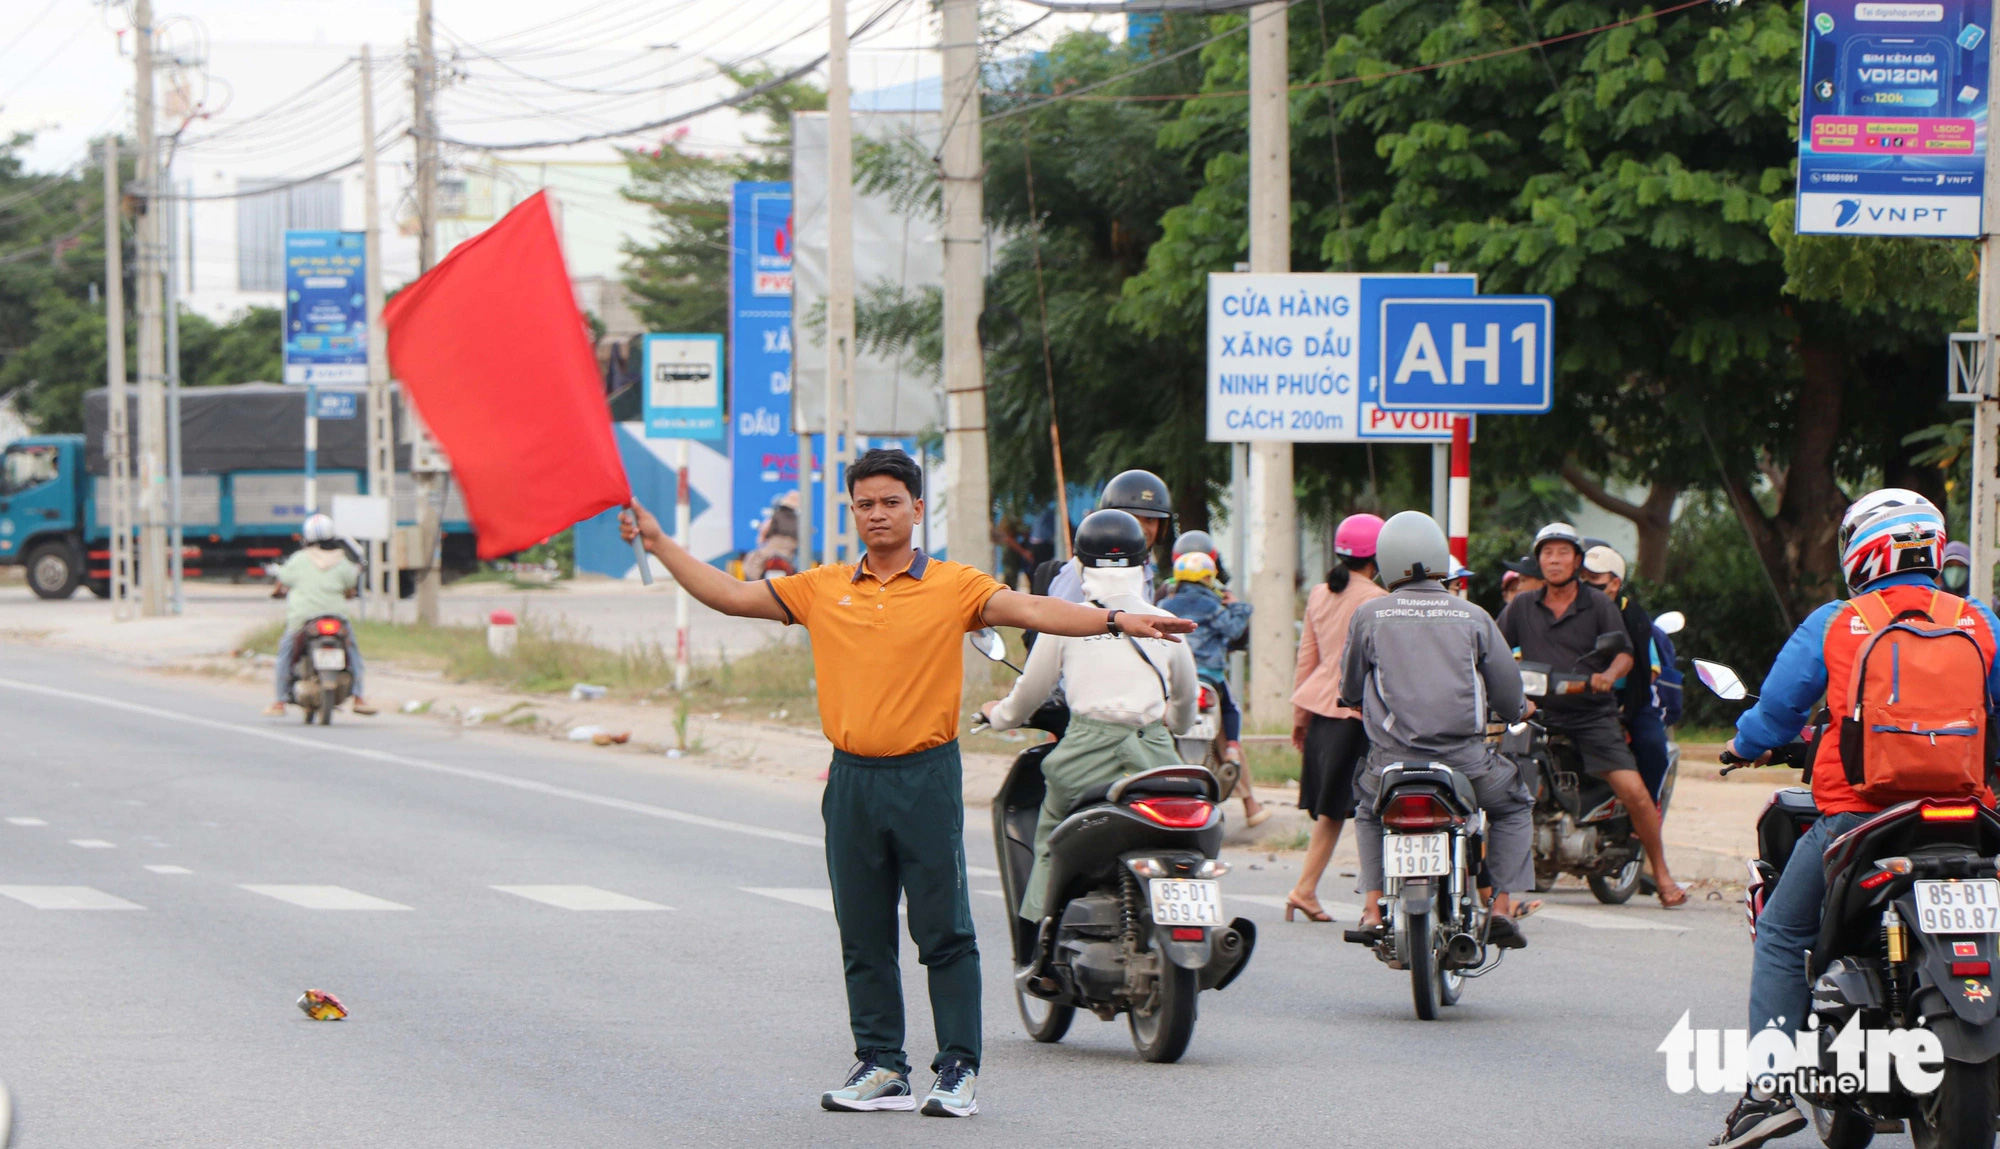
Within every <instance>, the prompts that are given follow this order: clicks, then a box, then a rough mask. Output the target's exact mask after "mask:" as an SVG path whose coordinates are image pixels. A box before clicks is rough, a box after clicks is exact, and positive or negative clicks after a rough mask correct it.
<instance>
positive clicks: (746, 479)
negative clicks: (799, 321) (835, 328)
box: [729, 182, 799, 551]
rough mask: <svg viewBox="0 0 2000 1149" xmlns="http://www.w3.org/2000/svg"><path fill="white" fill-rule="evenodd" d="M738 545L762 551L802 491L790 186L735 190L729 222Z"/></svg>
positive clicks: (738, 187)
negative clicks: (789, 499) (768, 525)
mask: <svg viewBox="0 0 2000 1149" xmlns="http://www.w3.org/2000/svg"><path fill="white" fill-rule="evenodd" d="M729 235H730V241H729V266H730V276H729V283H730V293H729V294H730V306H729V355H730V359H731V368H732V370H731V371H730V373H729V387H730V403H729V457H730V460H731V464H732V466H733V467H734V468H735V481H734V484H733V487H734V493H735V500H734V501H735V504H736V517H735V522H734V523H733V524H732V537H733V539H734V543H735V547H736V549H737V550H738V551H749V550H752V549H754V548H755V547H756V546H757V535H758V532H759V530H760V529H761V528H762V526H763V523H764V520H765V518H766V517H768V516H769V515H770V514H771V508H772V506H773V504H775V503H776V502H777V501H778V500H779V499H781V498H784V497H785V495H786V494H788V493H793V492H796V491H797V490H798V489H799V438H798V435H797V434H796V433H794V432H793V430H792V185H791V184H789V183H750V182H743V183H739V184H737V185H736V189H735V195H734V196H733V197H732V199H731V205H730V215H729Z"/></svg>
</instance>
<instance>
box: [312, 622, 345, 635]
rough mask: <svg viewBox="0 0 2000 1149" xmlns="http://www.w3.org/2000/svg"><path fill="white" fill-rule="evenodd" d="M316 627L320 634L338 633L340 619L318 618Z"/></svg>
mask: <svg viewBox="0 0 2000 1149" xmlns="http://www.w3.org/2000/svg"><path fill="white" fill-rule="evenodd" d="M317 629H318V630H319V632H320V633H321V634H339V633H340V620H339V619H337V618H323V619H320V620H319V623H318V624H317Z"/></svg>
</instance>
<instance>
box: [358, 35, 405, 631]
mask: <svg viewBox="0 0 2000 1149" xmlns="http://www.w3.org/2000/svg"><path fill="white" fill-rule="evenodd" d="M361 214H362V223H361V234H362V240H361V245H362V246H361V259H362V262H363V263H364V264H366V265H367V266H366V271H367V275H368V278H367V279H366V281H365V284H366V286H365V287H364V289H363V290H364V292H365V294H366V297H367V307H368V493H369V494H370V495H373V496H375V497H376V498H378V499H382V500H385V501H386V502H387V503H388V505H389V533H388V537H387V538H382V539H376V540H374V541H372V542H370V543H369V544H368V572H369V578H368V594H369V597H370V598H373V599H374V600H375V601H376V602H377V603H380V604H381V605H380V606H378V607H376V608H375V609H376V610H378V611H379V612H380V613H381V616H382V621H384V622H394V621H395V620H396V591H397V583H398V582H399V581H400V580H399V579H398V578H397V577H396V568H397V562H396V558H397V556H396V412H395V408H394V407H393V406H391V404H393V403H394V402H395V400H394V399H393V398H392V397H391V396H390V393H389V332H388V330H387V329H386V328H384V327H383V326H382V189H381V184H380V180H379V176H378V174H377V165H376V156H375V61H374V58H373V57H372V55H371V54H370V53H369V50H368V47H367V45H365V44H364V45H362V48H361Z"/></svg>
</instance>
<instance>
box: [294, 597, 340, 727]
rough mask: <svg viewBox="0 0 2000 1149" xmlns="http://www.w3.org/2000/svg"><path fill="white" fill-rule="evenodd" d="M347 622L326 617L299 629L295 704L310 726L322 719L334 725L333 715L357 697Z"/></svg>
mask: <svg viewBox="0 0 2000 1149" xmlns="http://www.w3.org/2000/svg"><path fill="white" fill-rule="evenodd" d="M347 641H348V632H347V620H346V619H344V618H341V617H339V616H338V615H331V614H329V615H323V616H321V617H319V618H311V619H307V620H306V624H305V625H304V626H302V627H300V628H299V637H298V639H297V646H296V648H295V649H294V651H293V653H292V659H293V661H292V701H293V702H295V703H297V704H298V705H299V706H300V707H301V708H303V709H304V710H305V712H306V725H308V726H310V725H312V722H313V719H314V718H318V719H319V724H320V725H321V726H331V725H333V712H334V709H335V708H336V707H338V706H339V705H340V704H341V703H343V702H345V701H347V699H348V697H349V696H350V695H352V694H353V693H354V671H353V670H352V668H350V667H349V666H348V665H347Z"/></svg>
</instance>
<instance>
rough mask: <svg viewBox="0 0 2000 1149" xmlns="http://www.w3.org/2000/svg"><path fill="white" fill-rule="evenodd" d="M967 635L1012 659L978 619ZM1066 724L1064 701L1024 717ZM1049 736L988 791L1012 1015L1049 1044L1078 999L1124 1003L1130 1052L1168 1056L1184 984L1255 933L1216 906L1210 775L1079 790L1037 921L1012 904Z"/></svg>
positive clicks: (1179, 1034)
mask: <svg viewBox="0 0 2000 1149" xmlns="http://www.w3.org/2000/svg"><path fill="white" fill-rule="evenodd" d="M972 639H973V645H974V646H975V647H976V648H978V650H979V652H980V653H981V654H984V655H985V656H986V657H988V658H990V659H992V660H994V661H995V662H1001V663H1005V664H1006V665H1009V666H1012V665H1013V664H1012V663H1007V661H1006V646H1005V643H1004V642H1003V641H1002V640H1001V638H1000V636H999V635H998V634H995V633H994V632H993V631H992V630H991V629H986V630H981V631H978V632H975V633H974V634H973V635H972ZM1016 669H1017V670H1018V668H1016ZM1068 722H1069V711H1068V708H1067V707H1063V706H1060V705H1045V706H1043V707H1042V708H1041V709H1040V710H1039V711H1037V712H1036V713H1035V715H1034V716H1033V717H1032V718H1031V719H1030V720H1029V722H1028V723H1027V725H1028V726H1029V727H1030V728H1031V729H1036V730H1041V731H1044V732H1046V733H1049V734H1052V735H1054V736H1055V737H1056V738H1057V739H1059V738H1061V737H1062V732H1063V730H1064V729H1065V728H1066V727H1067V725H1068ZM978 725H983V719H980V720H975V728H976V727H977V726H978ZM1055 747H1056V742H1055V741H1053V740H1051V741H1048V742H1043V743H1040V744H1038V745H1035V746H1030V747H1028V748H1027V749H1025V750H1023V751H1021V753H1020V754H1019V755H1018V756H1016V758H1015V759H1014V764H1013V766H1012V768H1011V769H1009V770H1008V772H1007V779H1006V781H1005V783H1004V784H1002V786H1001V787H1000V793H999V795H998V796H997V797H996V798H995V799H994V801H993V845H994V849H995V851H996V852H997V854H998V856H999V862H1000V884H1001V887H1002V894H1003V900H1004V901H1005V903H1006V907H1007V917H1008V920H1009V922H1011V923H1012V926H1013V928H1012V929H1011V930H1010V931H1009V941H1010V942H1011V943H1012V945H1013V954H1014V968H1015V974H1014V998H1015V1004H1016V1006H1017V1007H1018V1009H1019V1011H1020V1014H1021V1023H1022V1025H1023V1027H1024V1028H1026V1030H1027V1033H1028V1036H1029V1037H1031V1038H1033V1039H1034V1040H1036V1041H1038V1042H1045V1043H1046V1042H1057V1041H1061V1040H1062V1039H1063V1035H1064V1034H1066V1033H1068V1032H1069V1027H1070V1023H1071V1022H1072V1021H1073V1020H1074V1019H1075V1017H1076V1011H1077V1010H1078V1009H1079V1008H1082V1009H1087V1010H1089V1011H1091V1012H1092V1013H1094V1014H1096V1015H1097V1016H1098V1017H1099V1018H1100V1019H1102V1020H1104V1021H1111V1020H1113V1019H1115V1018H1116V1017H1117V1016H1118V1015H1119V1014H1121V1013H1123V1014H1125V1015H1126V1020H1127V1024H1128V1025H1129V1027H1130V1029H1131V1032H1132V1044H1133V1046H1134V1047H1135V1048H1136V1049H1137V1050H1138V1051H1139V1056H1140V1058H1141V1059H1143V1060H1145V1061H1151V1062H1171V1061H1177V1060H1179V1059H1180V1057H1181V1055H1182V1054H1183V1053H1185V1052H1186V1051H1187V1047H1188V1043H1189V1042H1190V1041H1191V1040H1192V1039H1193V1037H1194V1024H1195V999H1196V996H1197V995H1198V994H1199V993H1200V992H1201V991H1202V990H1210V989H1222V988H1224V987H1226V986H1228V985H1229V984H1230V983H1231V982H1233V981H1235V980H1236V978H1237V976H1238V975H1240V974H1241V973H1242V972H1243V969H1244V967H1245V966H1247V965H1248V964H1249V962H1250V953H1251V951H1252V950H1253V949H1255V948H1256V944H1257V928H1256V926H1255V925H1254V924H1253V923H1252V922H1251V921H1250V920H1249V919H1248V918H1236V919H1235V920H1233V921H1226V920H1225V918H1224V917H1223V908H1222V892H1221V883H1220V882H1218V881H1217V880H1216V879H1218V878H1220V877H1222V876H1223V875H1224V874H1226V873H1228V872H1229V863H1227V862H1224V861H1222V860H1220V859H1219V858H1217V857H1216V854H1217V853H1218V852H1219V851H1220V849H1221V846H1222V788H1221V785H1220V783H1218V782H1217V780H1216V778H1215V775H1214V774H1213V773H1211V772H1210V771H1209V770H1207V769H1206V768H1205V767H1202V766H1195V765H1181V766H1162V767H1158V768H1156V769H1152V770H1146V771H1142V772H1140V773H1137V774H1133V775H1129V776H1127V777H1124V778H1120V779H1118V780H1116V781H1114V782H1109V783H1106V784H1105V785H1103V786H1099V787H1097V788H1095V789H1093V790H1090V791H1088V792H1086V793H1085V794H1083V795H1082V797H1081V798H1080V799H1079V800H1078V801H1077V803H1076V804H1075V806H1074V807H1072V809H1071V810H1070V813H1069V815H1068V817H1066V818H1065V819H1064V820H1063V821H1062V823H1061V824H1060V825H1058V826H1057V827H1056V828H1055V832H1054V833H1053V834H1052V835H1051V836H1050V838H1049V846H1050V854H1049V892H1048V897H1047V898H1045V899H1044V905H1045V912H1046V914H1047V916H1046V917H1044V918H1043V919H1042V921H1041V922H1040V923H1039V924H1037V923H1034V922H1029V921H1027V920H1025V919H1023V918H1022V917H1021V916H1020V908H1021V900H1022V895H1023V893H1024V892H1025V890H1026V889H1027V884H1028V875H1029V872H1030V871H1031V870H1032V869H1033V867H1034V860H1035V857H1034V843H1035V824H1036V821H1037V820H1038V819H1039V817H1040V815H1041V808H1042V801H1043V798H1044V796H1045V794H1046V792H1047V786H1046V784H1045V783H1044V781H1043V779H1042V761H1043V760H1044V759H1045V758H1047V757H1048V755H1049V753H1050V752H1051V751H1052V750H1054V749H1055Z"/></svg>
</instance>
